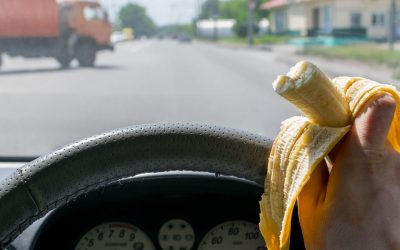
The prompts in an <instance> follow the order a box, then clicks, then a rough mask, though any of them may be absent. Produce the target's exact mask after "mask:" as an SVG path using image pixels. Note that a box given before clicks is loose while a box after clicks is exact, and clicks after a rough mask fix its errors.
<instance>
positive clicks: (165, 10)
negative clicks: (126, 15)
mask: <svg viewBox="0 0 400 250" xmlns="http://www.w3.org/2000/svg"><path fill="white" fill-rule="evenodd" d="M202 1H203V0H100V2H102V3H103V5H104V6H105V7H106V8H108V10H109V12H110V17H111V19H114V18H115V13H117V12H118V10H119V9H120V8H121V6H123V5H125V4H126V3H129V2H132V3H137V4H140V5H142V6H144V7H146V9H147V13H148V14H149V15H150V17H151V18H152V19H153V20H154V21H155V22H156V23H157V25H165V24H175V23H190V22H191V21H192V19H193V18H194V17H195V16H196V13H197V12H198V3H199V2H202Z"/></svg>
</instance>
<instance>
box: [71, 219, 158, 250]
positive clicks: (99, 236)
mask: <svg viewBox="0 0 400 250" xmlns="http://www.w3.org/2000/svg"><path fill="white" fill-rule="evenodd" d="M89 249H96V250H105V249H108V250H110V249H112V250H125V249H130V250H132V249H133V250H155V247H154V245H153V243H152V242H151V240H150V238H149V237H148V236H147V235H146V234H145V233H144V232H143V231H142V230H140V229H138V228H136V227H135V226H133V225H130V224H127V223H122V222H111V223H105V224H101V225H99V226H97V227H94V228H92V229H91V230H90V231H89V232H87V233H86V234H85V235H84V236H83V237H82V238H81V239H80V240H79V242H78V244H77V245H76V247H75V250H89Z"/></svg>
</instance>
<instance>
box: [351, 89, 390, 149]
mask: <svg viewBox="0 0 400 250" xmlns="http://www.w3.org/2000/svg"><path fill="white" fill-rule="evenodd" d="M395 110H396V101H395V100H394V98H393V97H392V96H390V95H386V94H385V95H381V96H378V97H376V98H373V99H371V100H369V101H368V102H367V103H366V104H365V106H364V108H363V109H362V110H361V112H359V113H358V114H357V117H356V119H355V121H354V127H353V132H355V133H356V136H357V139H358V141H359V142H358V143H360V145H361V147H363V148H364V149H368V150H370V149H372V150H383V149H384V147H385V144H386V137H387V135H388V132H389V129H390V125H391V123H392V119H393V116H394V112H395Z"/></svg>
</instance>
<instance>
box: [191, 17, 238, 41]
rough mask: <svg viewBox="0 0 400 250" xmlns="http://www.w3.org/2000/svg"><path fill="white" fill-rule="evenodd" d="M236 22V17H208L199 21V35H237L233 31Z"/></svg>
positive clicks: (197, 24)
mask: <svg viewBox="0 0 400 250" xmlns="http://www.w3.org/2000/svg"><path fill="white" fill-rule="evenodd" d="M235 24H236V21H235V20H234V19H218V20H213V19H207V20H200V21H198V22H197V23H196V26H197V33H198V35H199V36H202V37H213V36H214V35H217V36H218V37H231V36H234V35H235V33H234V31H233V27H234V26H235Z"/></svg>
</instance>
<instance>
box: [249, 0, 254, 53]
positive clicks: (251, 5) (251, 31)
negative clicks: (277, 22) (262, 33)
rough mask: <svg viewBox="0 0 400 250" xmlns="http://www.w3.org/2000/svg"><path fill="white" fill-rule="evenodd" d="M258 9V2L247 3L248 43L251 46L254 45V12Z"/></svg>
mask: <svg viewBox="0 0 400 250" xmlns="http://www.w3.org/2000/svg"><path fill="white" fill-rule="evenodd" d="M255 9H256V1H255V0H248V2H247V42H248V44H249V46H252V45H253V44H254V17H253V14H254V11H255Z"/></svg>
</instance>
